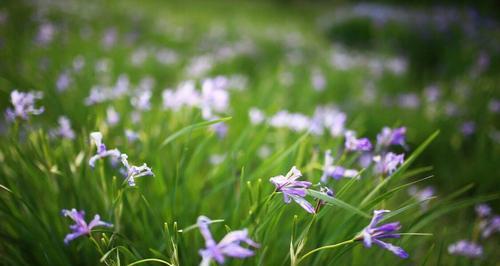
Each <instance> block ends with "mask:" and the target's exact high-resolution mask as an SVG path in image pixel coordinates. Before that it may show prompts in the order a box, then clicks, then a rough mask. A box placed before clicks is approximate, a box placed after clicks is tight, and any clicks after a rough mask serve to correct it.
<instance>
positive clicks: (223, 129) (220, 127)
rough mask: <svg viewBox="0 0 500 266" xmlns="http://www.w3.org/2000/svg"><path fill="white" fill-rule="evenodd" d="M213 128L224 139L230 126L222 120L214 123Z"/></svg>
mask: <svg viewBox="0 0 500 266" xmlns="http://www.w3.org/2000/svg"><path fill="white" fill-rule="evenodd" d="M212 129H213V131H214V132H215V134H216V135H217V137H218V138H219V139H223V138H225V137H226V135H227V131H228V129H229V127H228V126H227V124H226V123H224V122H221V123H216V124H213V125H212Z"/></svg>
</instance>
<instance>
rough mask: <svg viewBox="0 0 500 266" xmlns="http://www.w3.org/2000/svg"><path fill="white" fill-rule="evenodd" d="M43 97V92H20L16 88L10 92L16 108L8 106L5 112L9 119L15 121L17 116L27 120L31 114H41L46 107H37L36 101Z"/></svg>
mask: <svg viewBox="0 0 500 266" xmlns="http://www.w3.org/2000/svg"><path fill="white" fill-rule="evenodd" d="M42 97H43V94H42V92H39V91H36V92H19V91H17V90H14V91H12V92H11V93H10V101H11V103H12V105H13V106H14V108H13V109H12V108H7V110H6V111H5V114H6V116H7V120H9V121H14V120H15V119H16V117H19V118H21V119H24V120H27V119H28V116H29V115H39V114H41V113H43V111H44V108H43V107H40V108H35V101H36V100H38V99H41V98H42Z"/></svg>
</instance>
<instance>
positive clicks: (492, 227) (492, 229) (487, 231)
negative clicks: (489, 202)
mask: <svg viewBox="0 0 500 266" xmlns="http://www.w3.org/2000/svg"><path fill="white" fill-rule="evenodd" d="M479 227H480V229H481V236H482V237H483V238H488V237H490V236H491V235H492V234H494V233H498V232H500V216H499V215H495V216H493V217H491V218H490V219H483V220H482V221H481V222H480V223H479Z"/></svg>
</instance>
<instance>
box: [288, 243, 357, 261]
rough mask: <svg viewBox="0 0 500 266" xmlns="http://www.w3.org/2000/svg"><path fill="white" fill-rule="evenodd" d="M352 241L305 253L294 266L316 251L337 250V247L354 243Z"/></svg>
mask: <svg viewBox="0 0 500 266" xmlns="http://www.w3.org/2000/svg"><path fill="white" fill-rule="evenodd" d="M354 241H355V238H353V239H350V240H347V241H344V242H340V243H337V244H333V245H328V246H322V247H319V248H316V249H313V250H311V251H309V252H307V253H306V254H305V255H304V256H302V257H300V259H299V260H298V261H297V263H296V265H298V264H299V263H300V262H301V261H302V260H304V259H305V258H307V257H309V256H310V255H312V254H314V253H316V252H318V251H321V250H324V249H333V248H338V247H341V246H344V245H347V244H351V243H354Z"/></svg>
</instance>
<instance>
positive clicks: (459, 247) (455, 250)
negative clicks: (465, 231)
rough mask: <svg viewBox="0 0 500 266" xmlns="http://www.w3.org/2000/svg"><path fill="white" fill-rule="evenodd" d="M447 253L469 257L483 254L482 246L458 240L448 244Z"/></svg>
mask: <svg viewBox="0 0 500 266" xmlns="http://www.w3.org/2000/svg"><path fill="white" fill-rule="evenodd" d="M448 253H450V254H452V255H460V256H465V257H469V258H479V257H481V256H482V255H483V247H481V246H480V245H478V244H476V243H474V242H471V241H467V240H460V241H458V242H456V243H454V244H451V245H449V246H448Z"/></svg>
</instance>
